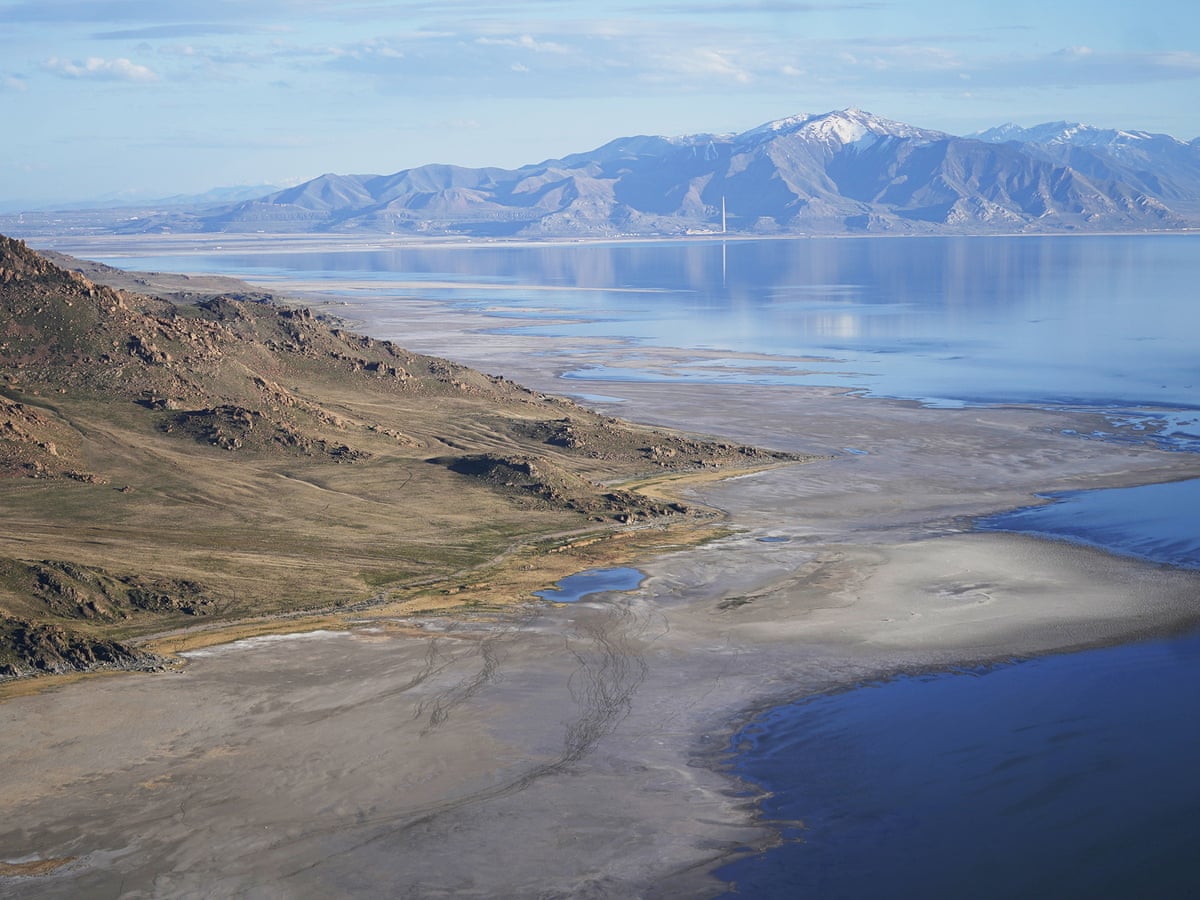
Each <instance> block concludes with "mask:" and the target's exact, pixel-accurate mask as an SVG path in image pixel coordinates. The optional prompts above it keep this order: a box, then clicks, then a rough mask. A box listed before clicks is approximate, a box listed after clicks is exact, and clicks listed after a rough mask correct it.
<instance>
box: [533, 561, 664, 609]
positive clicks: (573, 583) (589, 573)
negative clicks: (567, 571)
mask: <svg viewBox="0 0 1200 900" xmlns="http://www.w3.org/2000/svg"><path fill="white" fill-rule="evenodd" d="M645 580H646V575H645V573H643V572H641V571H640V570H638V569H632V568H629V567H620V568H615V569H587V570H586V571H583V572H577V573H576V574H574V575H568V576H567V577H566V578H564V579H563V580H562V581H560V582H559V583H558V584H556V585H555V586H554V587H552V588H546V590H544V591H535V592H534V596H535V597H539V598H541V599H542V600H553V601H554V602H555V603H575V602H577V601H579V600H582V599H583V598H584V597H590V596H591V595H592V594H603V593H605V592H606V591H632V590H636V589H637V588H638V587H640V586H641V583H642V582H643V581H645Z"/></svg>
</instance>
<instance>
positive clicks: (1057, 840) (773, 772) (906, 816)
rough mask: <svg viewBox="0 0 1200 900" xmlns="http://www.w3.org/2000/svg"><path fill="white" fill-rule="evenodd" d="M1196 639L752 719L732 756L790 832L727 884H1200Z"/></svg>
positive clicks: (1180, 889)
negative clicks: (1198, 856)
mask: <svg viewBox="0 0 1200 900" xmlns="http://www.w3.org/2000/svg"><path fill="white" fill-rule="evenodd" d="M1197 709H1200V635H1192V636H1191V637H1188V638H1180V639H1174V640H1170V641H1156V642H1150V643H1143V644H1131V645H1126V646H1122V647H1114V648H1110V649H1105V650H1096V651H1090V652H1088V653H1079V654H1071V655H1066V656H1056V657H1049V658H1044V659H1037V660H1031V661H1028V662H1022V663H1018V664H1013V665H1008V666H1002V667H998V668H995V669H992V670H979V671H973V672H966V673H958V674H944V675H934V676H926V677H920V678H918V677H906V678H898V679H896V680H893V681H889V682H886V683H882V684H875V685H870V686H866V687H862V688H859V689H856V690H852V691H847V692H844V693H838V694H831V695H825V696H819V697H813V698H809V699H806V700H802V701H800V702H797V703H794V704H789V705H785V706H781V707H778V708H776V709H773V710H771V711H770V712H768V713H766V714H764V715H763V716H761V717H760V718H759V719H757V720H756V721H755V722H753V723H752V724H751V725H749V726H748V727H747V728H745V729H744V730H743V731H742V732H741V733H739V734H738V735H737V737H736V738H735V740H734V744H733V749H734V750H735V751H736V754H737V755H736V757H735V759H734V763H733V767H734V770H735V771H736V772H738V773H739V774H740V775H742V776H743V777H744V778H747V779H748V780H750V781H752V782H755V783H758V784H760V785H762V786H764V787H766V788H768V789H769V790H771V791H772V793H771V795H770V796H769V797H768V798H767V799H766V801H765V802H764V815H765V816H767V817H769V818H774V819H778V820H784V821H794V820H803V825H802V826H801V825H798V824H794V823H793V824H791V825H789V826H787V827H786V828H785V829H784V830H785V835H786V836H787V837H788V838H789V839H790V840H791V842H789V843H787V844H785V845H784V846H782V847H779V848H777V849H775V850H772V851H770V852H769V853H766V854H764V855H762V856H758V857H753V858H750V859H747V860H744V861H741V862H738V863H735V864H733V865H729V866H726V867H725V868H724V869H722V870H721V871H720V872H719V873H718V874H719V875H720V877H722V878H724V879H727V880H729V881H731V882H733V883H734V884H736V887H737V891H736V893H730V894H728V895H727V896H729V897H735V896H736V897H754V898H787V900H792V898H797V897H819V898H822V900H831V898H856V900H858V898H865V897H882V896H886V897H920V898H952V897H953V898H961V897H970V898H975V900H988V898H997V900H999V898H1013V897H1053V898H1057V900H1066V898H1081V900H1082V898H1101V897H1104V898H1108V897H1112V898H1124V897H1154V898H1183V897H1195V896H1200V867H1197V866H1196V861H1195V860H1196V857H1195V847H1196V845H1197V840H1200V824H1198V823H1197V819H1196V813H1197V811H1198V810H1200V777H1197V774H1196V768H1195V766H1196V759H1197V758H1198V757H1200V716H1196V715H1195V711H1196V710H1197Z"/></svg>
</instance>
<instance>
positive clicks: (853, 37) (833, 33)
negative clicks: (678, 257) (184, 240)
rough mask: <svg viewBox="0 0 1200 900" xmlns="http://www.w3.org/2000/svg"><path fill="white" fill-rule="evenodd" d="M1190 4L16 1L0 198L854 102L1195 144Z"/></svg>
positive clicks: (1199, 121)
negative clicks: (1065, 124)
mask: <svg viewBox="0 0 1200 900" xmlns="http://www.w3.org/2000/svg"><path fill="white" fill-rule="evenodd" d="M1198 94H1200V13H1198V12H1197V11H1196V8H1195V6H1194V4H1193V3H1191V2H1190V0H1147V2H1145V3H1141V4H1136V5H1133V4H1127V3H1122V2H1117V0H1101V2H1092V3H1088V4H1085V3H1082V2H1080V0H1064V2H1060V3H1057V4H1046V3H1034V2H1030V0H1014V2H1010V3H1008V4H1005V5H1004V6H1003V7H1001V6H996V5H987V6H984V5H981V4H952V3H948V2H944V0H941V2H939V0H891V2H889V0H878V2H876V0H849V2H792V0H742V2H730V0H692V2H688V3H682V2H673V0H672V2H652V3H648V4H647V3H643V4H640V5H638V4H633V3H630V2H628V0H596V2H593V3H590V4H587V5H582V4H578V3H568V2H566V0H513V2H509V3H499V2H481V0H438V2H433V0H406V2H381V0H330V2H317V0H203V2H201V0H165V2H150V0H124V2H118V0H90V2H88V0H3V2H0V115H2V116H3V121H4V122H5V123H6V125H7V127H6V141H5V145H6V146H5V153H4V154H3V156H2V157H0V209H6V210H10V211H12V210H17V209H21V208H34V207H36V206H45V205H50V204H56V203H69V202H82V201H87V200H93V199H97V198H109V199H117V198H120V199H125V200H129V201H136V200H138V199H150V198H155V197H160V196H165V195H170V194H175V193H199V192H202V191H205V190H207V189H209V188H213V187H216V186H223V185H239V184H249V185H252V184H280V185H281V184H291V183H297V182H299V181H302V180H305V179H308V178H311V177H314V176H316V175H319V174H321V173H323V172H328V171H336V172H340V173H366V172H371V173H391V172H395V171H398V170H400V169H404V168H409V167H412V166H418V165H423V164H426V163H453V164H459V165H466V166H505V167H515V166H519V165H523V164H526V163H531V162H537V161H540V160H543V159H546V158H550V157H556V156H562V155H565V154H568V153H574V152H581V151H586V150H589V149H592V148H594V147H596V146H599V145H600V144H603V143H605V142H607V141H609V140H611V139H613V138H616V137H620V136H625V135H631V134H638V133H645V134H661V135H676V134H687V133H694V132H701V131H714V132H722V131H729V132H736V131H742V130H745V129H748V128H752V127H754V126H756V125H759V124H761V123H763V122H766V121H769V120H772V119H776V118H781V117H784V116H788V115H792V114H796V113H801V112H807V113H813V112H824V111H827V110H830V109H837V108H842V107H848V106H855V107H860V108H863V109H867V110H870V111H872V112H874V113H877V114H879V115H882V116H886V117H888V118H892V119H898V120H901V121H906V122H909V123H912V124H915V125H920V126H923V127H927V128H933V129H939V130H942V131H947V132H950V133H953V134H969V133H972V132H974V131H977V130H981V129H984V128H988V127H991V126H995V125H999V124H1002V123H1004V122H1008V121H1015V122H1017V123H1018V124H1021V125H1026V126H1029V125H1034V124H1037V123H1040V122H1045V121H1053V120H1060V119H1064V120H1068V121H1080V122H1084V123H1087V124H1092V125H1097V126H1101V127H1112V128H1136V129H1142V130H1146V131H1157V132H1165V133H1168V134H1172V135H1174V136H1176V137H1180V138H1183V139H1185V140H1188V139H1191V138H1194V137H1196V136H1198V135H1200V107H1198V106H1197V104H1196V103H1195V99H1194V98H1195V97H1196V96H1197V95H1198Z"/></svg>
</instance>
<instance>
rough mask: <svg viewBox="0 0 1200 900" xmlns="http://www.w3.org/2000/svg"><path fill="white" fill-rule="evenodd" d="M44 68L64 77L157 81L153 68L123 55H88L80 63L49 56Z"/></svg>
mask: <svg viewBox="0 0 1200 900" xmlns="http://www.w3.org/2000/svg"><path fill="white" fill-rule="evenodd" d="M46 68H47V69H49V70H50V71H51V72H54V73H56V74H58V75H62V76H63V77H64V78H94V79H97V80H101V81H135V82H150V81H158V75H157V74H156V73H155V72H154V70H153V69H149V68H147V67H146V66H142V65H138V64H137V63H135V62H131V61H130V60H128V59H125V58H124V57H119V58H117V59H104V58H102V57H99V56H90V57H88V58H87V60H86V61H84V62H82V63H80V62H75V61H73V60H69V59H59V58H58V57H51V58H50V59H48V60H46Z"/></svg>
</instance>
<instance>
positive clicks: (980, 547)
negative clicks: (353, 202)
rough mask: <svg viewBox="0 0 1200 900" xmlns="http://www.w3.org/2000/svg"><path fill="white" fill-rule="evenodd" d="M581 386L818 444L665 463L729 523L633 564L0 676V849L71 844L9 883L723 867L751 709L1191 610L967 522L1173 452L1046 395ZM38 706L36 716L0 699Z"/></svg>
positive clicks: (537, 876) (674, 416) (781, 441)
mask: <svg viewBox="0 0 1200 900" xmlns="http://www.w3.org/2000/svg"><path fill="white" fill-rule="evenodd" d="M355 312H356V314H358V315H359V316H361V317H362V318H363V319H364V320H365V321H366V322H367V330H368V331H369V332H370V333H372V334H373V336H377V337H398V338H399V339H400V340H402V341H404V342H407V343H414V341H413V337H414V335H413V331H412V329H413V328H414V327H417V328H420V327H422V326H427V332H426V334H425V336H424V337H422V335H420V334H418V335H416V337H417V338H418V340H417V342H415V344H414V346H415V347H416V348H418V349H419V348H420V346H421V345H420V343H419V341H420V340H421V339H424V340H427V341H429V342H431V343H433V342H437V341H444V339H445V337H446V335H447V334H448V333H454V334H455V348H454V352H453V354H452V355H453V356H455V358H456V359H458V360H460V361H462V362H467V363H473V364H475V365H480V364H481V361H483V362H485V363H486V365H485V366H484V367H485V368H488V369H489V370H492V371H494V370H495V368H496V366H502V367H503V370H504V371H505V373H506V374H508V375H509V376H510V377H516V378H518V380H521V381H524V382H525V383H528V384H530V385H531V386H532V387H536V388H540V389H543V390H561V382H558V381H557V378H556V373H557V372H558V371H561V369H562V367H563V366H564V365H565V360H566V358H567V357H569V356H570V353H571V352H572V350H573V348H574V349H584V350H587V349H588V348H587V347H586V346H582V345H569V344H568V342H563V341H557V342H554V349H555V351H556V352H555V354H554V355H539V354H538V353H536V352H532V351H531V348H533V347H540V348H543V349H544V348H546V347H547V346H549V345H548V344H547V343H546V341H545V339H534V338H513V337H497V336H495V335H484V334H480V333H477V332H473V331H472V330H471V328H470V325H469V323H465V322H463V321H462V320H460V321H458V322H454V323H448V322H447V321H446V320H445V319H444V317H443V314H444V310H439V309H436V308H433V307H432V306H431V307H430V308H428V314H427V315H426V316H424V317H417V319H415V320H414V318H412V317H406V318H405V322H404V327H405V329H406V330H405V331H404V333H403V335H400V334H391V333H389V332H388V330H387V329H389V328H391V327H394V325H395V323H394V322H393V320H391V319H390V318H389V312H388V311H387V310H386V309H383V308H382V307H380V308H379V310H378V313H379V318H378V320H377V321H374V322H372V320H371V318H370V315H371V313H372V309H371V307H370V305H369V304H361V303H360V306H359V307H358V308H357V309H356V310H355ZM539 340H540V342H539ZM443 352H446V350H445V347H443ZM576 385H578V386H579V387H580V388H582V389H583V390H587V389H588V388H589V386H588V385H586V384H580V383H579V382H574V383H573V385H572V386H573V387H575V386H576ZM593 387H595V389H596V392H597V393H605V394H609V395H611V394H613V393H614V392H619V394H620V399H621V400H622V402H621V403H619V404H612V405H611V410H614V411H615V410H618V409H619V411H620V412H621V414H622V415H624V416H626V417H633V418H637V419H639V420H649V421H655V422H658V423H661V424H664V425H674V426H676V427H686V428H687V429H688V430H690V431H709V432H712V433H717V434H721V435H722V436H727V437H729V438H735V439H738V440H745V441H747V442H753V443H761V444H766V445H769V446H777V447H780V448H781V449H786V450H791V451H792V452H803V453H819V452H825V453H830V452H833V453H836V454H838V455H836V456H835V457H834V458H832V459H829V460H827V461H825V462H821V463H815V464H813V465H809V466H803V467H792V468H785V469H778V470H774V471H769V472H765V473H760V474H756V475H750V476H743V477H739V478H736V479H733V480H729V481H726V482H722V483H715V484H705V485H700V486H697V487H693V488H691V489H690V490H692V491H693V492H695V494H696V497H697V498H698V499H700V500H702V501H703V502H705V503H709V504H712V505H715V506H717V507H719V508H721V509H724V510H725V511H726V512H727V513H728V514H729V516H730V521H731V522H732V524H733V525H734V526H735V527H736V528H737V529H739V532H738V533H735V534H733V535H731V536H729V537H726V538H723V539H721V540H718V541H715V542H712V543H709V544H706V545H703V546H701V547H697V548H693V549H687V550H682V551H678V552H675V553H671V554H667V555H665V556H660V557H658V558H656V559H654V560H653V561H652V562H651V563H649V564H648V565H645V566H642V568H643V569H644V570H645V571H646V572H647V574H648V576H649V577H648V579H647V581H646V582H645V583H644V584H643V585H642V586H641V587H640V588H639V589H638V590H637V591H634V592H631V593H629V594H623V595H615V596H613V597H610V598H609V599H608V600H593V601H588V602H584V603H581V604H578V605H577V606H575V607H571V608H549V609H547V608H545V607H538V606H533V607H527V608H525V609H524V610H523V611H521V612H518V613H515V614H514V615H513V616H503V615H502V616H498V617H495V618H491V619H482V620H476V621H474V622H471V621H463V620H454V619H431V620H419V621H417V622H415V623H414V622H411V621H402V620H401V621H392V620H386V619H385V620H383V621H363V622H361V623H359V625H358V626H356V627H355V628H354V629H352V630H351V631H350V632H349V633H347V634H343V635H340V636H334V637H328V638H326V639H321V638H313V639H310V640H309V641H300V640H299V639H290V640H284V641H277V642H268V643H265V644H263V643H260V644H249V645H247V644H242V645H227V646H226V647H225V648H218V649H215V650H213V651H211V652H212V653H213V654H214V655H213V656H209V657H205V656H196V657H194V659H193V661H192V662H191V663H190V664H189V665H188V666H187V667H186V668H185V669H184V671H182V672H180V673H175V674H168V675H162V676H156V677H150V678H139V677H136V676H131V677H129V678H122V679H101V680H95V681H92V682H89V683H86V684H79V685H74V686H72V687H70V688H66V689H63V690H60V691H56V692H53V693H51V694H48V695H45V696H43V697H39V698H22V699H20V700H18V701H10V702H8V703H5V704H3V705H0V718H2V720H3V723H4V725H5V726H6V727H4V728H3V729H0V751H2V752H4V753H5V754H6V759H8V760H11V766H10V768H9V772H10V775H9V779H10V780H11V781H12V783H13V784H19V785H21V786H22V789H21V790H20V791H15V792H14V791H9V792H7V796H6V798H5V800H4V804H3V810H4V811H5V812H6V813H7V814H8V815H9V816H10V817H12V816H15V815H17V814H19V815H20V817H21V818H20V821H22V822H23V823H24V824H23V825H22V830H21V832H20V834H18V835H16V836H15V839H14V836H13V835H8V836H6V837H5V838H4V840H3V841H2V842H0V860H3V861H6V862H9V863H15V862H17V861H18V860H19V859H20V858H21V857H22V856H29V855H33V854H37V855H38V856H39V857H40V858H43V859H59V858H66V857H68V856H74V857H76V861H75V862H73V863H71V864H69V865H63V866H61V867H60V868H58V869H55V870H54V871H53V872H51V873H49V874H47V875H44V876H40V877H37V878H22V880H21V890H22V891H23V892H25V893H27V895H28V896H31V897H36V896H53V895H54V894H55V893H56V892H57V893H61V892H62V891H63V890H64V888H65V887H68V886H69V887H70V888H71V889H75V890H79V891H82V890H85V889H89V890H90V889H97V890H101V889H106V888H109V887H111V886H113V885H115V884H116V883H117V879H118V878H119V879H120V881H121V882H122V883H123V884H125V885H126V890H127V891H128V892H129V895H130V896H139V895H141V896H161V895H167V894H178V893H182V892H184V891H186V890H189V889H200V888H201V887H204V888H206V889H215V893H217V894H220V893H221V892H223V891H225V892H229V893H232V892H234V891H246V892H248V893H249V894H250V895H252V896H253V895H256V893H257V894H262V895H264V896H266V895H269V893H270V891H271V890H272V889H273V887H274V886H282V887H281V890H282V891H283V893H284V895H286V896H318V895H320V893H321V892H322V891H323V890H328V889H329V888H330V887H331V886H334V885H342V886H349V890H350V891H351V892H353V889H354V886H355V885H357V886H358V889H359V890H360V891H362V892H367V891H368V887H370V888H372V889H377V888H379V887H383V888H384V889H390V890H393V891H395V892H396V893H397V894H398V895H400V896H403V895H405V894H404V893H403V892H404V891H407V892H408V895H411V896H427V895H436V894H437V893H438V892H450V893H453V894H455V895H458V896H472V895H478V896H493V897H495V896H513V897H516V896H526V895H528V893H529V892H530V891H531V890H537V891H538V892H539V893H540V894H542V895H544V896H579V895H585V894H586V895H588V896H601V897H603V896H613V897H617V896H639V895H640V896H663V897H670V896H704V895H706V894H711V893H713V892H716V891H718V890H719V889H720V887H721V886H720V885H719V884H718V883H716V882H714V881H712V880H711V879H710V878H709V876H708V875H707V872H708V871H709V869H710V868H711V867H712V866H713V865H714V864H716V863H717V862H718V861H720V860H723V859H725V858H727V857H728V855H729V854H730V853H736V852H738V850H739V848H742V847H746V846H760V845H762V844H763V843H767V842H770V840H771V839H772V832H771V829H769V828H767V827H764V825H763V824H762V823H759V822H757V820H756V818H755V808H754V804H753V799H754V798H753V797H752V796H744V795H740V794H738V792H737V790H736V787H735V786H734V785H732V784H731V783H730V782H729V781H728V780H727V778H726V776H725V775H724V774H723V773H721V772H720V771H717V770H714V769H713V768H711V763H712V762H713V760H714V759H716V758H718V757H719V756H720V754H721V753H722V752H724V751H725V749H726V743H725V742H726V741H727V738H728V736H729V734H731V733H732V730H733V728H734V727H735V724H736V723H737V722H739V721H741V720H743V719H744V718H745V716H746V715H747V710H750V709H759V708H761V707H762V706H763V705H766V704H773V703H775V702H778V701H780V700H782V699H786V698H789V697H794V696H797V695H799V694H802V693H806V692H812V691H817V690H825V689H829V688H832V687H837V686H844V685H849V684H853V683H857V682H861V681H863V680H869V679H871V678H875V677H879V676H881V675H886V674H892V673H894V672H898V671H916V670H923V669H931V668H940V667H944V666H949V665H956V664H964V663H973V662H985V661H990V660H995V659H1001V658H1007V657H1011V656H1019V655H1032V654H1038V653H1049V652H1056V651H1060V650H1069V649H1077V648H1080V647H1085V646H1094V645H1098V644H1103V643H1110V642H1115V641H1121V640H1127V639H1130V638H1133V637H1138V636H1143V635H1147V634H1153V633H1161V632H1164V631H1169V630H1171V629H1174V628H1180V627H1185V626H1187V625H1190V624H1193V623H1195V621H1196V619H1197V610H1196V609H1195V608H1194V607H1195V604H1194V598H1195V597H1196V596H1197V591H1198V589H1200V576H1198V575H1197V574H1196V573H1186V572H1175V571H1164V570H1162V569H1161V568H1159V567H1154V566H1149V565H1147V564H1144V563H1139V562H1137V561H1133V560H1121V559H1117V558H1114V557H1109V556H1107V555H1105V554H1102V553H1098V552H1097V551H1092V550H1087V549H1085V548H1078V547H1070V546H1063V545H1053V544H1048V543H1047V542H1043V541H1037V540H1035V539H1031V538H1020V537H1014V536H1011V535H1002V534H969V533H965V528H966V521H967V520H968V519H969V518H970V517H972V516H975V515H981V514H984V513H987V512H993V511H997V510H1000V509H1005V508H1012V507H1013V506H1016V505H1020V504H1021V503H1022V502H1024V501H1025V500H1026V498H1028V496H1029V495H1030V494H1032V493H1034V492H1037V491H1045V490H1052V489H1054V490H1057V489H1070V488H1078V487H1085V486H1087V487H1091V486H1102V485H1103V486H1117V485H1124V484H1136V483H1145V482H1150V481H1166V480H1174V479H1177V478H1182V477H1188V476H1195V475H1197V474H1200V458H1197V457H1194V456H1191V455H1188V454H1168V453H1163V452H1162V451H1157V450H1153V449H1149V448H1140V447H1129V446H1121V445H1116V444H1106V443H1101V442H1088V441H1084V440H1082V439H1080V438H1076V437H1071V436H1069V435H1065V434H1063V433H1062V432H1063V430H1064V428H1063V427H1062V426H1064V425H1066V424H1071V423H1074V422H1075V421H1076V419H1077V418H1078V417H1076V416H1072V415H1071V414H1069V413H1049V412H1045V411H1041V410H1030V409H1019V408H1005V409H993V408H988V409H969V410H933V409H922V408H920V407H917V406H916V405H914V404H906V403H901V402H892V401H874V400H863V399H859V398H855V397H848V396H844V395H843V394H842V393H840V392H837V391H832V390H817V389H773V388H747V387H745V386H741V387H738V388H736V389H733V388H713V387H711V386H706V387H703V388H700V387H694V386H686V385H683V386H681V385H653V384H620V385H618V386H614V385H613V384H612V383H605V384H603V385H602V386H593ZM600 405H601V406H603V405H604V404H603V403H601V404H600ZM631 414H632V415H631ZM845 447H854V448H857V449H861V450H866V451H867V452H866V453H865V454H851V453H844V452H841V453H839V451H840V450H841V448H845ZM767 536H770V537H788V538H789V540H788V541H786V542H782V541H778V542H772V543H765V542H763V541H760V540H759V538H761V537H767ZM730 601H737V602H733V603H731V602H730ZM347 647H353V648H354V652H353V653H349V652H347V649H346V648H347ZM118 682H120V683H118ZM144 709H154V710H156V711H158V712H159V715H158V716H157V717H146V716H144V715H141V714H140V711H141V710H144ZM35 716H36V717H38V719H39V720H40V721H41V723H42V724H41V727H40V730H39V731H37V732H36V733H31V732H30V730H29V729H27V728H25V729H22V728H20V727H15V726H19V725H21V724H22V723H28V722H30V721H33V717H35ZM10 726H14V727H10ZM51 747H57V748H58V749H57V750H55V751H54V752H53V753H50V754H49V755H48V754H47V751H48V750H49V748H51ZM47 758H49V759H51V760H52V761H53V764H52V765H51V766H46V765H45V763H46V759H47ZM697 763H704V765H697ZM731 790H732V793H731ZM106 795H108V796H106ZM110 819H111V820H113V821H119V822H120V824H119V825H118V824H112V825H108V826H105V825H104V824H103V823H104V822H105V821H109V820H110ZM10 820H14V819H10ZM22 851H24V852H22ZM497 860H503V862H502V863H501V864H499V865H498V864H497ZM2 884H3V883H2V882H0V886H2Z"/></svg>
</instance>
